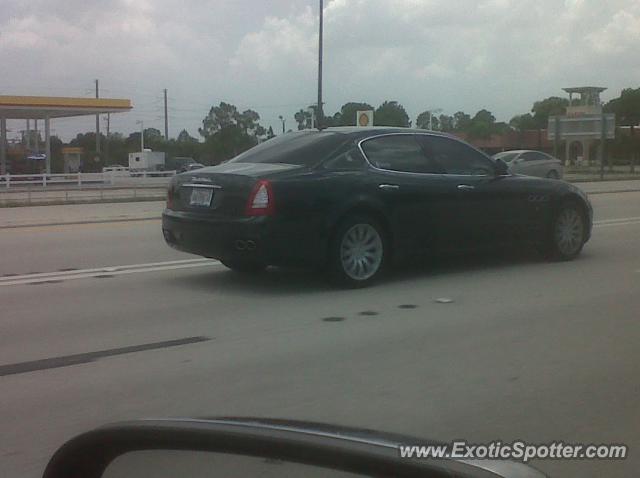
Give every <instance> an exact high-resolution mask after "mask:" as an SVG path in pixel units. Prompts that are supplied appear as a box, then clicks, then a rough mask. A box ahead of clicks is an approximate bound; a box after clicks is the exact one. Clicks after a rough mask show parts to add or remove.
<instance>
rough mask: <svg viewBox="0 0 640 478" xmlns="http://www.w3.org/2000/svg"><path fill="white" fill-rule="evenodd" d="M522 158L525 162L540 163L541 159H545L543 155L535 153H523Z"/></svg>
mask: <svg viewBox="0 0 640 478" xmlns="http://www.w3.org/2000/svg"><path fill="white" fill-rule="evenodd" d="M522 158H523V159H524V160H525V161H540V160H541V159H545V158H544V157H543V156H542V155H541V154H539V153H534V152H529V153H523V154H522Z"/></svg>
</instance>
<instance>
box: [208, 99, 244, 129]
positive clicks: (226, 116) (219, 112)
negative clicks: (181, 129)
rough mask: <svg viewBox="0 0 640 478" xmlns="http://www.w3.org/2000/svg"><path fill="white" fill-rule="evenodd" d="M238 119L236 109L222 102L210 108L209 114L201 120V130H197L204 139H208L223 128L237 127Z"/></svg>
mask: <svg viewBox="0 0 640 478" xmlns="http://www.w3.org/2000/svg"><path fill="white" fill-rule="evenodd" d="M239 117H240V113H239V112H238V108H236V107H235V106H234V105H232V104H230V103H225V102H224V101H223V102H221V103H220V105H218V106H212V107H211V109H210V110H209V114H208V115H207V116H205V118H204V119H203V120H202V128H200V129H198V132H199V133H200V134H201V135H202V136H203V137H204V138H208V137H209V136H212V135H214V134H216V133H217V132H219V131H221V130H222V129H223V128H226V127H236V126H238V119H239Z"/></svg>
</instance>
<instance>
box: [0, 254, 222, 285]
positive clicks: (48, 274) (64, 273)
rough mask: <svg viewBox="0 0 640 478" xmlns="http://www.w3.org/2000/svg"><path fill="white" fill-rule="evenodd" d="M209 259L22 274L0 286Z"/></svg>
mask: <svg viewBox="0 0 640 478" xmlns="http://www.w3.org/2000/svg"><path fill="white" fill-rule="evenodd" d="M210 261H211V259H204V258H199V259H183V260H179V261H165V262H148V263H146V264H127V265H123V266H105V267H94V268H91V269H76V270H70V271H55V272H39V273H36V274H23V275H17V276H7V277H0V284H1V283H2V282H4V281H5V280H7V281H12V280H18V279H33V278H37V277H54V276H55V277H59V276H73V275H77V274H87V273H90V272H95V273H98V274H100V273H112V272H115V271H119V270H126V269H139V268H141V267H156V266H158V267H161V266H168V265H173V264H193V263H196V264H197V263H200V262H210Z"/></svg>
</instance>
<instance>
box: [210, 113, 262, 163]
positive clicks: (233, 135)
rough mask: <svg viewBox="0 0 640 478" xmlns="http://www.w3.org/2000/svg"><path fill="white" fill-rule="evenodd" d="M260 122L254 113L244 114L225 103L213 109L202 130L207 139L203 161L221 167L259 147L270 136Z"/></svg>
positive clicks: (257, 115)
mask: <svg viewBox="0 0 640 478" xmlns="http://www.w3.org/2000/svg"><path fill="white" fill-rule="evenodd" d="M259 121H260V115H259V114H258V113H256V112H255V111H253V110H245V111H243V112H242V113H240V112H239V111H238V109H237V108H236V107H235V106H234V105H232V104H230V103H225V102H221V103H220V104H219V105H218V106H213V107H212V108H211V109H210V110H209V114H208V115H207V116H206V117H205V118H204V119H203V120H202V128H200V129H199V130H198V131H199V132H200V134H201V135H202V136H203V137H204V139H205V141H204V145H203V146H202V150H201V151H202V154H201V156H200V159H201V160H202V161H204V162H206V163H207V164H217V163H219V162H221V161H224V160H227V159H230V158H232V157H234V156H237V155H238V154H240V153H242V152H243V151H246V150H247V149H249V148H251V147H253V146H255V145H256V144H258V142H259V140H260V139H261V138H263V137H264V136H265V135H266V134H267V131H266V130H265V128H264V127H263V126H262V125H260V123H259Z"/></svg>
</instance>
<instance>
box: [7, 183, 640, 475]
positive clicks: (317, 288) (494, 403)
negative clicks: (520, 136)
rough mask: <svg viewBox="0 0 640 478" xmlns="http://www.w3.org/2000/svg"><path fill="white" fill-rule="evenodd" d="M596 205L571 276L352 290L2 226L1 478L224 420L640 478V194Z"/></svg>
mask: <svg viewBox="0 0 640 478" xmlns="http://www.w3.org/2000/svg"><path fill="white" fill-rule="evenodd" d="M592 200H593V203H594V208H595V215H596V221H597V225H596V227H595V229H594V236H593V238H592V240H591V242H589V243H588V244H587V246H586V247H585V250H584V253H583V254H582V256H580V258H578V259H577V260H575V261H573V262H570V263H548V262H544V261H542V260H540V259H538V258H536V257H535V256H531V255H528V254H517V255H513V254H509V255H491V256H490V257H487V256H475V257H465V258H456V259H453V258H449V259H443V260H438V261H434V262H431V263H428V264H425V265H423V266H421V267H416V268H415V269H412V270H409V271H403V272H397V273H395V274H393V275H392V276H391V277H389V278H388V279H387V280H385V281H383V282H382V283H380V284H379V285H377V286H375V287H372V288H369V289H364V290H355V291H340V290H334V289H332V288H330V287H328V286H327V285H325V283H324V282H323V281H322V279H320V278H318V277H315V276H314V275H312V274H310V273H305V272H299V271H288V270H270V271H268V272H267V273H266V274H264V275H261V276H258V277H249V278H246V277H240V276H237V275H236V274H234V273H232V272H230V271H227V270H225V269H224V267H223V266H221V265H219V264H217V263H216V262H215V261H209V262H207V261H200V260H198V258H196V257H194V256H188V255H184V254H180V253H177V252H175V251H172V250H171V249H169V248H167V247H166V246H165V245H164V244H163V242H162V238H161V234H160V232H159V221H157V220H149V221H138V222H121V223H108V224H86V225H67V226H49V227H26V228H16V229H6V230H3V231H2V232H1V233H0V250H1V251H2V256H1V257H2V259H1V261H0V276H2V275H5V276H4V277H0V307H2V309H0V310H1V312H0V430H2V433H0V476H3V477H4V476H7V477H37V476H39V475H40V474H41V473H42V471H43V468H44V465H45V463H46V461H47V459H48V457H49V456H50V455H51V454H52V453H53V451H54V450H55V449H56V448H57V447H58V446H59V445H60V444H62V443H63V442H64V441H65V440H67V439H68V438H70V437H71V436H73V435H74V434H77V433H80V432H82V431H85V430H87V429H90V428H92V427H96V426H99V425H101V424H104V423H106V422H112V421H118V420H124V419H131V418H141V417H167V416H171V417H181V416H183V417H191V416H216V415H236V416H237V415H245V416H247V415H249V416H255V415H257V416H268V417H286V418H296V419H311V420H316V421H325V422H333V423H342V424H346V425H355V426H365V427H368V428H377V429H381V430H387V431H395V432H401V433H407V434H411V435H418V436H424V437H427V438H435V439H439V440H453V439H460V438H464V439H467V440H468V441H470V442H478V443H480V442H485V441H490V440H495V439H500V440H502V441H503V442H508V441H512V440H516V439H523V440H528V441H531V442H534V443H545V442H552V441H558V440H562V441H565V442H580V443H610V442H611V443H626V444H627V445H629V447H630V456H629V458H628V459H627V460H625V461H618V462H611V461H608V462H605V461H600V462H596V461H535V462H534V463H533V464H534V465H535V466H536V467H538V468H540V469H541V470H543V471H545V472H547V473H550V474H551V476H563V477H566V476H569V477H572V476H575V477H588V476H594V477H596V476H597V477H602V476H607V477H623V476H625V477H626V476H634V475H635V474H636V473H637V469H638V468H639V467H640V454H638V452H637V450H638V449H640V432H639V430H640V406H639V403H640V402H639V400H638V399H639V397H640V381H639V380H638V377H640V348H639V347H638V344H639V343H640V321H638V311H639V310H640V294H639V292H640V291H639V287H638V280H639V279H640V255H639V254H638V252H637V251H638V250H639V248H640V193H638V192H630V193H619V194H601V195H597V196H593V198H592ZM168 261H171V262H170V263H166V262H168ZM150 263H151V264H153V265H149V264H150ZM60 269H75V270H67V271H64V272H61V273H60V272H58V271H59V270H60ZM87 269H89V271H87ZM34 273H40V275H33V274H34ZM48 273H51V274H50V275H47V274H48ZM13 274H15V275H13ZM96 276H97V277H96ZM439 298H448V299H451V300H452V302H450V303H440V302H438V301H437V299H439ZM172 341H173V342H172ZM176 341H177V342H176ZM149 344H151V345H149ZM70 355H74V356H73V357H69V356H70Z"/></svg>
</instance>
